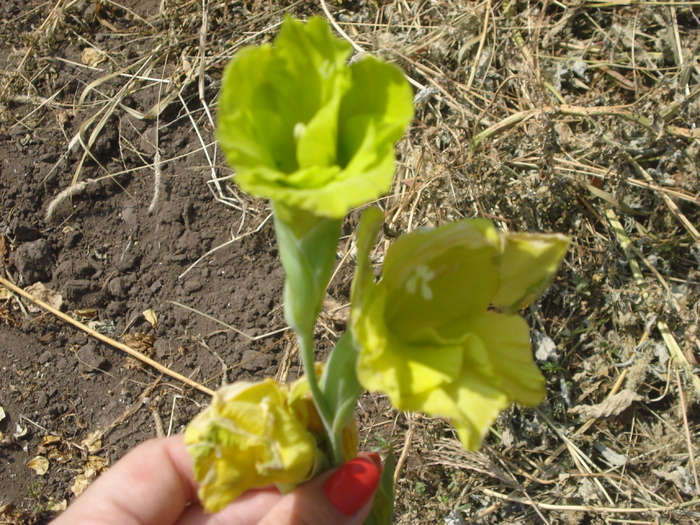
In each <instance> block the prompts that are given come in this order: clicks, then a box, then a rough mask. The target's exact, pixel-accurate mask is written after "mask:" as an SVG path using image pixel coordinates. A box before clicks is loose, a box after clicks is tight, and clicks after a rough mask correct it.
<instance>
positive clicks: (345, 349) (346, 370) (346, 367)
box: [321, 332, 363, 435]
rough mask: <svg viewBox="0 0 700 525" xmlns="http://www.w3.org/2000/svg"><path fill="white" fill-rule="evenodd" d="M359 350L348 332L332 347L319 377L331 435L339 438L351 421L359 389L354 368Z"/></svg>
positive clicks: (360, 391) (360, 390)
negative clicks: (329, 414)
mask: <svg viewBox="0 0 700 525" xmlns="http://www.w3.org/2000/svg"><path fill="white" fill-rule="evenodd" d="M357 354H358V350H357V347H356V346H355V344H354V341H353V340H352V335H351V334H350V332H345V333H344V334H343V335H342V336H340V339H338V341H337V342H336V344H335V348H334V349H333V351H332V352H331V354H330V356H329V357H328V360H327V361H326V366H325V367H324V369H323V375H322V376H321V391H322V392H323V394H324V396H325V398H326V400H327V401H328V405H329V407H330V409H331V412H332V414H333V433H334V434H336V435H339V434H340V433H341V432H342V430H343V428H345V426H346V425H347V424H348V422H349V421H350V419H351V418H352V417H353V413H354V411H355V406H356V405H357V398H358V397H360V394H361V393H362V390H363V388H362V386H360V383H359V382H358V381H357V376H356V374H355V364H356V362H357Z"/></svg>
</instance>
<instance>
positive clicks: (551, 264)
mask: <svg viewBox="0 0 700 525" xmlns="http://www.w3.org/2000/svg"><path fill="white" fill-rule="evenodd" d="M568 247H569V239H568V237H565V236H564V235H558V234H551V235H545V234H533V233H516V234H509V235H507V236H506V237H505V250H504V252H503V257H502V259H501V286H500V288H499V289H498V293H497V294H496V296H495V297H494V299H493V304H495V305H496V306H498V307H499V308H501V309H503V310H505V311H509V312H516V311H518V310H520V309H521V308H524V307H525V306H527V305H528V304H530V303H531V302H532V301H534V300H535V299H537V298H538V297H539V296H540V295H542V292H544V290H545V288H547V286H549V283H550V282H551V281H552V279H553V278H554V274H555V272H556V271H557V267H558V266H559V263H560V262H561V260H562V258H563V257H564V255H565V254H566V250H567V249H568Z"/></svg>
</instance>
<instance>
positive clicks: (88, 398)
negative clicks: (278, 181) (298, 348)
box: [0, 0, 700, 525]
mask: <svg viewBox="0 0 700 525" xmlns="http://www.w3.org/2000/svg"><path fill="white" fill-rule="evenodd" d="M204 4H205V5H206V6H207V10H206V11H202V4H201V2H193V1H190V2H187V1H184V0H183V1H179V0H178V1H176V0H164V1H162V2H161V1H159V0H121V1H119V2H112V1H111V0H105V1H101V2H92V1H88V0H56V1H54V2H48V3H46V2H40V1H34V0H30V1H24V0H2V1H0V277H3V278H6V279H8V280H9V281H10V282H12V283H14V284H16V285H17V286H19V287H20V288H22V289H24V290H26V291H28V292H29V293H31V294H32V295H34V296H37V297H40V298H44V300H45V301H47V302H53V304H55V305H56V308H57V309H58V310H60V311H62V312H64V313H66V314H68V315H69V316H71V317H72V318H74V319H76V320H77V321H79V322H81V323H82V324H84V325H86V326H88V327H90V328H91V329H93V330H96V331H98V332H100V333H103V334H105V335H107V336H109V337H111V338H113V339H115V340H118V341H120V342H123V343H125V344H127V345H128V346H130V347H132V348H134V349H136V350H137V351H139V352H141V353H143V354H145V355H147V356H149V357H151V358H153V359H154V360H156V361H157V362H159V363H161V364H162V365H164V366H166V367H167V368H169V369H171V370H172V371H174V372H177V373H179V374H182V375H183V376H186V377H187V378H190V379H191V380H192V381H194V382H196V383H198V384H200V385H204V386H206V387H207V388H211V389H216V388H217V387H219V386H221V385H222V384H224V383H226V382H232V381H235V380H239V379H250V378H257V379H259V378H262V377H265V376H274V377H277V378H278V379H294V378H295V377H297V375H298V373H299V370H298V362H297V360H296V357H295V345H294V340H293V338H292V337H291V336H290V334H289V333H288V332H287V331H286V330H285V323H284V320H283V314H282V304H281V301H282V284H283V277H284V276H283V272H282V268H281V265H280V262H279V258H278V253H277V248H276V243H275V240H274V232H273V229H272V224H271V220H270V215H269V213H270V212H269V209H268V208H267V206H266V204H265V203H263V202H259V201H256V200H253V199H251V198H249V197H247V196H245V195H243V194H241V193H240V191H239V190H238V189H237V188H236V187H235V186H234V185H232V184H230V182H229V181H228V179H229V176H230V174H231V171H230V170H229V169H228V168H227V167H226V166H225V163H224V161H223V159H222V156H221V154H220V152H219V151H218V150H217V148H216V145H215V138H214V125H213V122H215V100H216V95H217V93H218V90H219V87H220V77H221V71H222V69H223V67H224V65H225V63H226V60H227V59H228V57H230V56H231V54H232V53H233V52H234V51H235V49H237V48H238V47H240V45H244V44H246V43H257V42H261V41H264V40H267V39H269V38H271V37H272V36H274V34H275V28H276V27H277V25H278V24H279V22H280V20H281V16H282V14H283V12H287V11H288V12H292V13H294V14H295V15H296V16H299V17H305V16H310V15H312V14H319V13H321V10H320V7H321V6H320V4H319V3H318V2H312V1H294V2H292V1H289V2H261V1H257V0H256V1H251V2H224V3H222V2H204ZM464 4H465V3H462V2H452V1H444V2H416V3H415V5H414V3H412V2H405V1H395V2H390V1H378V2H371V1H366V2H365V1H358V2H330V1H329V2H328V6H330V8H331V10H332V12H333V13H334V16H335V17H336V18H337V20H338V21H340V22H342V23H343V24H344V26H343V27H346V29H348V30H350V29H352V31H350V38H353V39H355V40H357V41H359V42H361V44H362V45H363V46H365V48H366V49H368V50H370V51H374V52H377V53H378V54H380V55H382V56H384V57H385V58H387V59H389V60H392V61H394V62H396V63H398V64H399V65H401V66H402V67H403V68H404V69H405V70H406V71H407V73H408V74H409V76H411V77H412V78H414V79H418V81H417V82H416V84H417V87H416V92H417V94H418V97H417V112H416V119H415V121H414V123H413V124H412V126H411V130H410V133H409V137H408V138H407V139H406V140H404V141H403V142H402V143H401V144H400V145H399V163H400V167H399V176H398V179H397V183H396V187H395V190H394V191H393V193H392V195H390V196H389V197H387V198H386V199H385V200H382V201H381V203H380V204H381V205H382V206H384V208H385V209H386V210H387V217H388V219H387V225H386V227H385V230H384V233H385V239H384V241H383V242H384V243H385V245H386V243H388V242H389V240H390V239H392V238H394V237H395V236H396V235H397V234H398V233H400V232H403V231H409V230H411V229H414V228H416V227H418V226H421V225H435V224H440V223H443V222H447V221H449V220H454V219H459V218H461V217H467V216H470V217H471V216H482V217H488V218H491V219H494V220H496V221H497V222H498V224H499V226H501V227H505V228H508V229H510V230H512V231H518V230H531V231H532V230H537V231H556V232H562V233H566V234H568V235H570V236H571V237H572V238H573V240H574V243H573V247H572V250H571V253H570V254H569V256H568V257H567V261H566V262H565V264H564V266H563V268H562V271H561V274H560V276H559V277H558V279H557V281H556V282H555V283H554V285H553V286H552V288H551V290H550V291H549V292H548V293H547V294H545V296H544V297H543V299H542V300H541V301H540V302H539V303H538V304H537V305H536V306H535V307H533V308H532V309H531V310H529V311H528V312H527V318H528V321H529V322H530V323H531V325H532V326H533V327H534V328H535V329H536V331H535V335H534V340H533V342H534V348H535V350H536V351H537V352H538V360H539V361H540V363H541V366H542V368H543V370H544V371H545V372H546V374H547V379H548V386H549V391H550V395H549V398H548V401H547V402H546V403H545V404H544V405H543V407H541V408H540V409H538V410H537V411H532V410H528V411H525V410H521V409H519V408H517V407H516V408H513V409H511V410H509V411H507V412H506V413H505V414H504V416H503V417H502V418H501V419H499V422H498V424H497V425H496V428H495V429H494V432H493V434H492V436H491V437H490V439H489V440H488V444H487V447H486V448H485V450H484V451H483V452H481V453H478V454H466V453H464V452H463V451H461V450H459V449H458V448H455V446H454V443H455V441H454V436H453V434H452V433H451V431H450V430H449V427H448V426H446V425H445V423H444V422H443V421H442V420H437V419H431V418H426V417H424V416H420V415H417V414H406V415H401V414H397V413H396V412H395V411H393V409H391V407H390V406H389V405H388V403H387V402H386V400H385V399H383V398H381V397H376V396H369V395H365V396H364V397H363V398H362V400H361V401H362V403H361V406H360V407H359V408H358V420H359V424H360V428H361V429H363V433H362V439H363V443H362V445H363V447H364V448H366V449H370V448H371V449H376V450H380V451H386V449H388V448H389V447H393V448H394V450H395V452H396V454H397V456H399V457H400V458H401V460H400V468H401V469H403V470H402V472H403V474H402V480H401V481H400V483H399V485H398V487H397V489H398V500H397V523H439V522H443V520H445V522H446V523H452V524H460V523H567V524H569V523H570V524H574V523H576V524H578V523H581V524H586V523H693V522H696V523H697V521H694V520H697V519H700V500H699V499H698V486H697V483H698V478H697V468H696V465H695V457H696V456H695V454H697V453H698V448H697V443H698V442H699V441H700V440H699V439H698V438H699V436H700V429H699V426H698V419H699V418H698V415H699V414H700V412H699V411H698V404H697V400H698V398H699V395H700V388H699V387H698V386H697V385H698V384H700V383H698V381H699V380H698V378H697V370H698V369H697V361H696V356H697V355H698V352H699V351H700V346H698V343H697V341H698V339H697V337H696V335H695V334H696V326H697V317H698V305H700V296H699V294H698V260H700V259H699V256H698V253H700V251H699V250H698V247H699V246H700V244H698V241H699V240H700V239H699V238H696V237H695V234H696V233H697V230H695V226H697V225H698V219H699V218H700V213H698V204H699V202H700V199H699V194H700V179H699V177H698V168H697V166H698V164H700V154H699V153H698V150H699V149H700V148H699V146H698V143H699V141H700V139H699V136H698V133H697V129H696V127H695V126H696V125H698V124H700V111H699V110H698V106H697V99H696V98H695V96H696V95H697V93H698V88H697V86H698V83H700V70H698V67H697V51H698V47H697V46H698V41H697V37H696V36H693V35H697V34H699V31H700V21H699V20H698V13H700V10H698V8H697V6H696V5H694V4H693V5H691V4H690V3H688V4H686V3H679V4H678V7H677V9H678V11H677V12H675V11H674V13H675V14H674V15H673V16H671V18H669V16H670V15H669V13H670V11H669V10H668V9H669V8H667V7H661V6H659V7H658V9H656V8H653V7H648V6H646V7H634V6H632V7H631V6H629V5H627V3H625V2H622V3H619V5H612V4H618V3H617V2H614V3H612V4H611V5H602V4H601V5H594V4H596V3H595V2H584V3H582V4H580V5H579V4H576V5H574V4H571V5H569V4H567V3H566V2H564V3H558V2H554V3H551V4H550V3H549V2H545V3H544V4H546V8H543V9H539V8H538V7H537V6H536V5H530V4H527V3H523V2H509V3H500V2H491V1H488V2H483V3H479V4H477V3H473V4H472V3H469V4H470V5H469V6H465V5H464ZM584 4H585V5H584ZM599 4H600V3H599ZM674 9H676V8H674ZM203 13H206V15H204V14H203ZM487 13H490V14H487ZM668 20H675V22H676V23H675V25H674V24H671V25H669V24H667V22H668ZM421 24H422V25H421ZM482 27H486V28H487V29H488V30H487V31H482ZM635 27H637V28H638V31H639V32H640V34H639V35H638V38H639V41H640V42H641V44H639V45H636V47H635V45H631V46H628V47H625V45H626V44H625V42H626V40H625V39H629V34H628V31H630V30H631V31H635V29H634V28H635ZM533 28H534V29H533ZM630 28H632V29H630ZM499 31H500V32H501V33H499ZM675 34H677V35H678V39H677V40H676V42H677V43H678V45H677V46H675V48H674V45H673V42H674V40H673V39H672V38H671V37H670V36H668V35H671V36H673V35H675ZM504 35H505V36H504ZM523 36H525V40H523ZM613 36H614V37H615V38H613ZM608 37H609V38H608ZM606 39H607V40H606ZM645 39H646V40H645ZM669 42H670V43H669ZM676 48H677V49H676ZM621 49H624V52H625V53H631V54H632V55H633V58H634V60H635V61H636V62H629V63H628V62H625V63H624V67H622V66H621V67H617V65H616V62H615V60H618V59H619V56H618V55H619V54H620V53H622V51H620V50H621ZM630 50H632V51H630ZM634 50H636V51H634ZM533 53H534V54H533ZM635 53H636V54H635ZM674 53H675V55H674ZM679 53H680V54H679ZM684 53H685V55H684ZM574 55H575V56H574ZM625 56H627V55H625ZM674 56H675V57H676V58H675V59H674ZM683 56H685V57H686V59H683ZM577 57H578V58H577ZM591 57H593V58H591ZM678 57H680V58H678ZM674 60H675V61H674ZM684 60H685V61H684ZM469 61H473V62H472V63H473V64H476V65H475V66H474V67H471V68H470V67H467V66H465V63H467V62H469ZM679 61H680V62H679ZM472 71H473V73H472ZM686 71H688V72H689V73H687V74H686ZM541 75H544V77H542V76H541ZM477 86H478V89H477ZM557 96H558V97H561V99H556V100H555V98H556V97H557ZM609 107H614V108H615V109H613V110H608V109H607V108H609ZM543 108H544V109H543ZM620 115H622V118H620ZM640 115H643V116H644V117H643V118H647V120H641V117H640ZM635 119H636V120H635ZM672 126H675V127H672ZM630 159H631V160H630ZM637 166H639V167H641V168H642V171H641V172H640V171H639V170H637ZM642 173H647V174H648V175H649V174H651V175H649V177H652V180H649V179H646V178H644V177H643V176H642ZM669 201H670V202H671V204H669ZM674 206H675V208H674ZM611 211H612V214H611V213H610V212H611ZM355 219H356V216H355V215H352V216H351V217H350V219H349V223H352V221H354V220H355ZM615 220H619V221H621V222H619V224H620V228H622V230H621V231H620V230H616V229H615V224H616V223H615ZM684 221H687V222H684ZM350 231H351V228H350V226H349V225H348V228H347V232H346V233H348V234H349V233H350ZM621 235H622V236H621ZM625 235H627V236H629V237H631V238H632V244H633V248H629V249H625V247H624V246H623V245H622V244H621V243H623V244H624V236H625ZM348 238H349V236H348V237H346V238H344V239H343V240H344V241H347V240H348ZM621 239H622V240H621ZM347 249H348V246H347V245H346V244H343V245H341V247H340V248H339V261H346V259H347V258H345V257H344V256H345V255H346V252H347ZM634 253H636V254H637V255H636V256H635V255H634ZM631 254H632V255H631ZM635 257H637V258H638V259H639V260H640V261H641V262H642V264H641V267H642V270H643V275H644V277H643V278H642V279H641V281H640V280H639V279H637V273H636V271H635V265H636V267H637V268H638V267H639V263H631V262H630V261H631V260H632V259H634V258H635ZM647 263H648V264H647ZM350 266H351V265H350V264H349V263H346V264H345V265H344V266H343V265H342V264H341V268H340V270H339V272H338V273H337V275H336V277H335V278H334V280H333V283H332V285H331V289H330V298H329V301H328V308H327V309H326V311H325V312H324V314H323V317H322V319H321V321H322V323H321V329H319V332H318V334H317V335H318V339H319V344H320V346H321V347H322V348H324V347H327V346H328V345H329V344H331V343H332V341H333V339H334V337H335V336H336V335H337V334H338V333H339V332H340V331H342V330H343V327H344V322H345V315H346V314H345V313H344V311H343V309H342V306H343V305H344V304H345V303H346V302H347V298H348V292H349V286H350V278H351V268H350ZM645 279H646V281H645ZM664 283H665V284H664ZM0 290H1V289H0ZM55 301H58V302H55ZM662 320H663V323H664V324H660V322H661V321H662ZM664 326H665V327H666V330H667V332H664ZM669 334H670V335H669ZM671 341H678V343H677V344H678V345H680V346H679V347H678V348H679V350H678V355H676V354H674V353H673V351H674V347H673V345H672V343H671ZM669 348H670V350H669ZM669 352H670V354H669ZM683 392H685V396H681V393H683ZM618 393H622V394H624V395H626V396H627V397H626V398H616V397H615V395H616V394H618ZM610 399H613V406H611V405H610V404H608V405H601V403H603V402H604V401H606V400H610ZM207 400H208V396H207V395H206V394H205V393H203V392H201V391H199V390H197V389H196V388H193V387H192V386H189V385H187V384H185V383H183V382H182V381H178V380H176V379H174V378H172V377H170V376H168V375H164V374H162V373H161V372H159V371H157V370H155V369H153V368H152V367H148V366H145V365H142V364H140V363H139V362H138V361H136V360H134V359H133V358H129V357H127V355H126V354H125V353H124V352H123V351H121V350H119V349H116V348H114V347H112V346H110V345H108V344H104V343H101V342H99V341H97V340H96V339H95V338H93V337H90V336H88V335H87V333H86V332H85V331H84V330H83V329H81V328H79V327H76V326H74V325H70V324H67V323H66V322H64V321H61V320H59V319H58V318H57V317H56V316H54V315H52V314H49V313H46V312H44V311H42V310H40V309H38V308H36V307H35V306H34V305H33V303H32V302H31V301H28V300H25V299H22V298H20V297H19V296H17V295H16V294H12V293H9V292H5V291H2V295H0V433H1V435H0V438H1V441H0V523H1V524H5V523H8V524H9V523H17V524H22V525H24V524H28V523H45V522H46V521H47V520H49V519H50V518H51V517H52V516H54V515H55V514H56V513H58V512H60V511H61V510H62V509H63V508H65V505H66V504H67V503H68V502H70V501H71V500H72V499H74V497H75V495H76V494H79V493H80V492H81V491H82V490H83V489H84V487H85V486H87V485H88V484H89V482H90V481H91V480H92V479H94V478H95V477H96V476H97V475H99V473H101V472H103V471H104V470H106V469H108V468H109V466H110V465H112V464H113V463H114V462H115V461H116V460H118V459H119V458H120V457H121V456H122V455H123V454H124V453H125V452H126V451H127V450H129V449H131V448H133V447H134V446H135V445H137V444H138V443H141V442H143V441H144V440H147V439H149V438H152V437H155V436H162V435H169V434H173V433H177V432H181V431H182V430H183V428H184V426H185V425H186V423H187V422H188V421H189V420H190V419H191V418H192V417H193V416H194V415H195V414H196V413H198V412H199V411H200V410H201V408H202V407H203V406H204V405H206V403H207ZM614 403H617V404H616V405H615V404H614ZM586 408H588V409H592V410H594V411H593V412H591V411H589V412H586V411H585V409H586ZM596 408H597V409H599V412H595V409H596ZM577 410H578V411H577ZM630 507H636V508H637V510H635V511H632V512H630V513H629V514H625V513H623V512H622V511H621V509H624V508H630ZM450 520H451V521H450ZM634 520H637V521H634Z"/></svg>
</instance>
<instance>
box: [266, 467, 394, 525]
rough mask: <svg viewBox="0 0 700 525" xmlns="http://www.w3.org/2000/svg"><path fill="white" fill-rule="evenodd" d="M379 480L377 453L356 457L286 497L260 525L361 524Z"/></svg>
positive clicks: (301, 486)
mask: <svg viewBox="0 0 700 525" xmlns="http://www.w3.org/2000/svg"><path fill="white" fill-rule="evenodd" d="M380 477H381V463H380V462H379V457H378V456H376V454H375V455H363V456H358V457H357V458H355V459H353V460H351V461H348V462H347V463H345V464H344V465H343V466H342V467H340V468H338V469H336V470H335V471H332V472H327V473H324V474H322V475H320V476H317V477H316V478H314V479H312V480H311V481H308V482H306V483H304V484H303V485H300V486H299V487H297V488H296V489H295V490H294V491H292V492H290V493H289V494H287V495H286V496H285V497H284V498H282V499H281V500H280V502H279V503H278V504H277V505H275V506H274V507H273V508H272V510H270V512H269V514H267V515H266V516H265V518H264V519H263V520H262V521H260V525H293V524H298V523H304V524H306V525H327V524H329V523H332V524H333V525H361V524H362V523H364V521H365V518H366V517H367V516H368V514H369V512H370V510H371V509H372V503H373V501H374V493H375V492H376V490H377V487H378V486H379V480H380Z"/></svg>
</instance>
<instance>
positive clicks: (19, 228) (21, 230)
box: [12, 221, 41, 242]
mask: <svg viewBox="0 0 700 525" xmlns="http://www.w3.org/2000/svg"><path fill="white" fill-rule="evenodd" d="M12 229H13V232H12V233H14V235H15V238H16V239H17V240H18V241H22V242H27V241H36V240H37V239H38V238H39V237H41V233H39V230H37V229H36V228H34V227H33V226H32V225H31V224H29V223H28V222H24V221H18V222H17V223H16V224H14V225H13V228H12Z"/></svg>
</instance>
